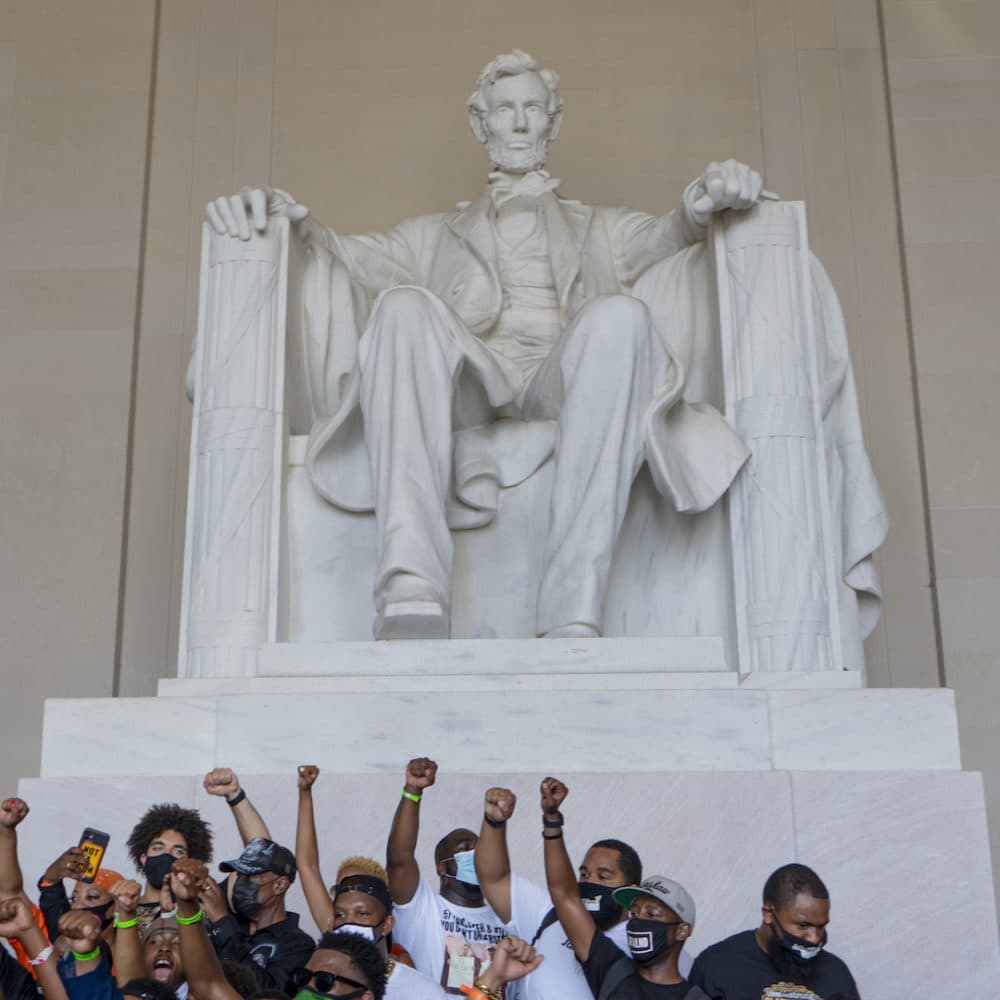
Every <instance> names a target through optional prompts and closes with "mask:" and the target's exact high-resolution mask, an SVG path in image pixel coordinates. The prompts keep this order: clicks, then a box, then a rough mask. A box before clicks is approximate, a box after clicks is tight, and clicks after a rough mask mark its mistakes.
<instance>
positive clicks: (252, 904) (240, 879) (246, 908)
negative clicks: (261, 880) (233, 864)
mask: <svg viewBox="0 0 1000 1000" xmlns="http://www.w3.org/2000/svg"><path fill="white" fill-rule="evenodd" d="M259 894H260V886H259V885H254V884H253V882H251V881H250V879H248V878H247V877H246V876H245V875H239V876H237V878H236V884H235V885H234V886H233V907H234V908H235V910H236V912H237V913H238V914H239V915H240V916H241V917H245V918H246V919H247V920H250V919H251V918H252V917H255V916H256V915H257V914H258V913H259V912H260V908H261V906H263V903H261V901H260V900H259V899H258V896H259Z"/></svg>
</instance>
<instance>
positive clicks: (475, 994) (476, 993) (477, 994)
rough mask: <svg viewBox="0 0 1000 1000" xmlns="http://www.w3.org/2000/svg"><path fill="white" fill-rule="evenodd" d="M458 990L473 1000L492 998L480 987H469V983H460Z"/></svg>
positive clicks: (488, 999)
mask: <svg viewBox="0 0 1000 1000" xmlns="http://www.w3.org/2000/svg"><path fill="white" fill-rule="evenodd" d="M458 988H459V989H460V990H461V991H462V992H463V993H464V994H465V995H466V996H467V997H472V1000H490V998H489V997H488V996H487V995H486V994H485V993H484V992H483V991H482V990H481V989H480V988H479V987H478V986H469V985H468V983H459V986H458Z"/></svg>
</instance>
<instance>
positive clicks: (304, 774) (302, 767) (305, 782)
mask: <svg viewBox="0 0 1000 1000" xmlns="http://www.w3.org/2000/svg"><path fill="white" fill-rule="evenodd" d="M318 777H319V768H318V767H317V766H316V765H315V764H299V791H302V792H304V791H306V789H308V788H312V786H313V785H315V784H316V779H317V778H318Z"/></svg>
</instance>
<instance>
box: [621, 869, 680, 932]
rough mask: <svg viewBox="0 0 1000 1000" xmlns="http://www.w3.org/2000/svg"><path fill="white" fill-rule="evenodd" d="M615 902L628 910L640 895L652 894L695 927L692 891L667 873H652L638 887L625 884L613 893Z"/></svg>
mask: <svg viewBox="0 0 1000 1000" xmlns="http://www.w3.org/2000/svg"><path fill="white" fill-rule="evenodd" d="M612 895H613V896H614V897H615V902H616V903H618V904H619V906H624V907H625V909H626V910H627V909H628V908H629V907H630V906H631V905H632V903H633V902H634V901H635V900H636V899H637V898H638V897H639V896H652V897H653V899H658V900H659V901H660V902H661V903H663V904H664V905H665V906H669V907H670V909H671V910H673V911H674V913H676V914H677V916H679V917H680V918H681V920H683V921H684V922H685V923H686V924H690V925H691V926H692V927H694V899H693V897H692V896H691V893H689V892H688V891H687V889H685V888H684V886H682V885H681V884H680V882H675V881H674V880H673V879H672V878H667V877H666V875H650V876H649V878H644V879H643V880H642V884H641V885H640V886H638V888H637V887H636V886H634V885H627V886H623V887H622V888H621V889H615V891H614V892H613V893H612Z"/></svg>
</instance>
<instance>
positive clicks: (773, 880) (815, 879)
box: [763, 863, 830, 910]
mask: <svg viewBox="0 0 1000 1000" xmlns="http://www.w3.org/2000/svg"><path fill="white" fill-rule="evenodd" d="M803 894H804V895H806V896H812V898H813V899H829V898H830V893H829V891H828V890H827V888H826V886H825V885H824V884H823V880H822V879H821V878H820V877H819V876H818V875H817V874H816V873H815V872H814V871H813V870H812V869H811V868H808V867H807V866H806V865H799V864H794V863H793V864H790V865H782V866H781V867H780V868H778V869H776V870H775V871H773V872H772V873H771V875H770V877H769V878H768V880H767V881H766V882H765V883H764V892H763V896H764V905H765V906H773V907H774V908H775V909H776V910H778V909H782V908H783V907H785V906H788V905H789V904H791V903H794V902H795V897H796V896H798V895H803Z"/></svg>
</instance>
